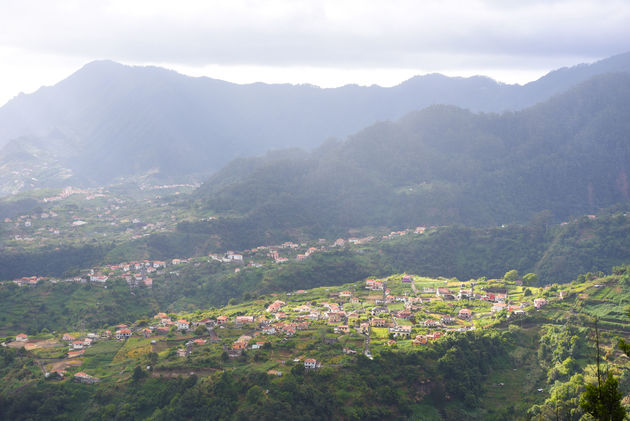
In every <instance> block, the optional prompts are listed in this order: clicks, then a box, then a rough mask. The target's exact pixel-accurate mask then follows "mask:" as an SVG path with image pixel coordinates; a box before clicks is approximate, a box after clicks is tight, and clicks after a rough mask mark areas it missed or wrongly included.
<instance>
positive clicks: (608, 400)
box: [580, 372, 626, 421]
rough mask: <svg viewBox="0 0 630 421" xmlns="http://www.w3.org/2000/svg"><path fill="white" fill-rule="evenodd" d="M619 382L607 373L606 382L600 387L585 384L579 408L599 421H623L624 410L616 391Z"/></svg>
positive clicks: (619, 395)
mask: <svg viewBox="0 0 630 421" xmlns="http://www.w3.org/2000/svg"><path fill="white" fill-rule="evenodd" d="M618 387H619V381H618V380H617V379H616V378H615V377H614V376H613V375H612V373H610V372H609V373H608V376H607V377H606V381H605V382H604V384H603V385H601V387H598V386H597V385H594V384H587V385H586V391H585V392H584V393H583V394H582V397H581V399H580V407H581V408H582V409H583V410H584V411H585V412H588V413H589V414H591V415H592V416H593V417H595V419H597V420H601V421H623V419H624V418H625V416H626V410H625V409H624V407H623V406H622V405H621V398H622V395H621V392H620V391H619V390H618Z"/></svg>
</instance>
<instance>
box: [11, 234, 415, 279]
mask: <svg viewBox="0 0 630 421" xmlns="http://www.w3.org/2000/svg"><path fill="white" fill-rule="evenodd" d="M425 231H426V228H425V227H416V228H415V229H406V230H401V231H392V232H391V233H389V234H386V235H382V236H381V238H380V240H381V241H386V240H391V239H394V238H399V237H402V236H405V235H409V234H423V233H425ZM375 241H379V239H377V238H375V237H374V236H367V237H362V238H357V237H350V238H347V239H344V238H338V239H336V240H334V241H333V242H328V241H327V240H325V239H319V240H317V241H316V242H312V243H301V244H297V243H294V242H291V241H287V242H284V243H282V244H279V245H263V246H258V247H255V248H252V249H249V250H244V251H238V252H235V251H226V252H225V253H223V254H216V253H211V254H209V255H208V256H207V257H186V258H172V259H169V260H168V261H162V260H147V259H144V260H142V261H130V262H121V263H118V264H115V265H105V266H97V267H93V268H89V269H83V270H82V271H81V273H80V274H78V275H77V276H72V277H66V278H55V277H46V276H41V275H32V276H25V277H20V278H16V279H12V280H10V281H11V282H13V283H15V284H17V285H18V286H21V287H23V286H30V287H34V286H36V285H37V284H38V282H51V283H58V282H76V283H87V282H90V283H92V284H94V285H100V286H103V287H105V288H106V287H107V285H106V282H107V281H108V280H110V279H112V280H113V279H123V280H125V282H127V284H128V285H129V287H130V288H132V289H133V288H138V287H146V288H151V287H152V286H153V282H154V279H153V277H152V276H153V275H164V274H165V269H166V268H167V266H168V268H169V269H170V270H172V271H174V272H170V273H172V274H175V275H177V268H178V267H181V265H187V264H189V263H190V264H193V265H195V266H199V265H200V264H202V263H204V262H220V263H225V264H228V265H233V266H234V267H233V268H232V267H231V266H227V267H226V270H233V271H234V272H237V273H238V272H240V271H241V270H242V269H245V268H248V267H249V268H259V267H262V266H263V265H265V264H282V263H288V262H290V261H297V262H300V261H303V260H304V259H306V258H308V257H309V256H310V255H312V254H313V253H317V252H325V251H328V250H331V249H335V248H343V247H353V246H360V245H364V244H367V243H371V242H375ZM0 282H2V280H0Z"/></svg>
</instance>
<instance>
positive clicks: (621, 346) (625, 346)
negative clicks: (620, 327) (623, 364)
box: [617, 310, 630, 357]
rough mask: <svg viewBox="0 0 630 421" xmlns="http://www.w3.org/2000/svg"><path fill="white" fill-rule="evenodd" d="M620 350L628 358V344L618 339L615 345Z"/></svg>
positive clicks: (629, 348) (629, 353)
mask: <svg viewBox="0 0 630 421" xmlns="http://www.w3.org/2000/svg"><path fill="white" fill-rule="evenodd" d="M628 317H630V310H628ZM617 346H618V347H619V349H620V350H622V351H623V352H624V353H625V354H626V355H627V356H628V357H630V343H628V342H626V341H624V340H623V338H622V339H619V344H618V345H617Z"/></svg>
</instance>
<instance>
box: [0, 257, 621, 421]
mask: <svg viewBox="0 0 630 421" xmlns="http://www.w3.org/2000/svg"><path fill="white" fill-rule="evenodd" d="M339 253H341V254H343V253H344V252H343V251H341V252H339ZM320 263H321V262H320ZM199 267H201V266H198V267H195V266H194V265H188V266H187V268H186V269H188V270H190V271H194V270H196V269H198V268H199ZM287 269H288V267H285V268H284V269H282V270H287ZM282 270H281V271H282ZM184 271H185V269H182V270H181V271H180V272H184ZM626 271H627V267H625V266H620V267H615V268H614V271H613V272H614V274H613V275H610V276H606V277H602V278H597V277H593V279H590V280H583V281H580V282H577V281H574V282H572V283H570V284H554V285H551V286H547V287H535V286H529V287H522V286H519V285H517V281H518V280H517V281H504V280H500V279H489V280H488V279H484V278H479V279H477V280H475V281H474V290H475V291H476V292H477V294H478V296H477V297H475V298H474V299H466V298H462V299H460V300H458V299H456V298H453V299H449V298H448V297H444V298H442V299H436V296H435V288H437V287H443V288H448V289H449V290H450V291H452V292H453V293H456V292H457V290H458V289H460V288H464V290H465V289H466V288H469V287H470V286H472V283H471V282H465V283H464V284H465V285H463V286H462V282H460V281H458V280H456V279H444V278H441V279H433V278H428V277H417V276H414V277H413V282H412V283H410V282H408V281H407V280H405V281H403V275H392V276H388V277H386V278H381V279H376V281H379V282H384V283H386V284H387V288H388V289H389V290H390V293H389V294H388V295H389V296H391V297H392V299H391V300H388V302H389V303H388V304H386V306H387V311H386V312H382V313H380V314H379V316H378V317H380V318H382V319H383V320H385V322H386V323H388V325H389V326H390V328H391V326H395V325H399V326H408V327H410V328H411V332H412V333H411V337H404V336H403V337H395V343H394V344H393V345H391V344H390V343H389V341H390V338H391V332H388V328H387V327H382V328H378V327H373V328H372V330H371V332H370V351H371V355H372V356H373V360H370V359H369V358H367V357H365V356H363V355H361V354H362V352H363V350H364V346H365V335H364V334H361V333H359V331H358V328H359V324H360V323H363V322H365V321H369V320H370V319H371V318H372V317H373V316H371V315H370V313H371V310H372V309H373V308H374V302H375V300H377V299H379V298H380V297H382V292H381V291H369V290H366V289H365V288H364V287H365V285H366V282H365V281H360V282H356V283H350V284H344V285H340V286H321V287H318V288H314V289H308V290H305V291H301V292H300V293H294V292H292V293H289V294H281V295H280V294H276V293H261V294H260V295H258V296H257V297H256V298H255V299H253V300H248V301H243V302H234V303H232V304H230V305H227V306H225V307H222V308H209V309H206V310H202V311H199V310H196V311H194V312H192V313H189V314H184V313H179V314H175V313H171V314H169V315H168V317H169V318H172V319H173V320H178V319H182V318H185V319H187V320H189V321H200V320H202V319H203V320H208V319H212V320H215V319H217V318H218V317H219V316H221V315H223V316H227V317H228V318H229V320H228V322H227V323H225V324H224V325H222V326H221V327H218V326H215V327H214V329H211V330H208V329H207V328H206V327H205V326H204V325H199V326H198V327H197V328H195V329H192V328H191V330H190V331H188V332H179V331H176V330H175V329H174V328H171V331H170V333H168V335H165V336H159V335H156V336H152V337H150V338H144V337H143V336H142V333H141V332H142V328H144V327H147V326H153V327H155V326H157V325H159V324H160V318H158V319H146V318H145V319H141V320H137V321H136V322H134V323H132V329H133V330H134V331H135V332H136V333H134V334H133V336H132V337H131V338H130V339H127V340H126V341H120V340H115V339H106V338H99V339H97V340H96V342H94V343H93V344H92V345H91V346H89V347H88V349H87V350H86V351H85V352H84V353H83V354H82V355H80V356H79V357H74V358H63V357H62V356H61V355H60V351H61V350H63V349H66V350H67V347H66V345H65V344H63V343H61V342H60V334H57V335H56V336H55V335H50V334H42V335H39V336H35V337H33V338H32V339H31V341H30V342H29V343H32V344H34V345H35V346H36V345H37V344H46V346H47V347H48V348H42V347H36V348H35V349H33V350H31V351H25V350H24V349H23V348H21V347H18V348H16V347H15V346H16V344H17V342H12V343H10V344H9V345H10V347H8V348H0V418H2V419H5V418H8V419H27V418H38V419H48V418H52V417H53V415H52V414H59V413H63V414H64V415H65V416H67V417H68V418H70V419H82V418H84V417H88V416H89V417H90V418H95V419H111V418H113V417H118V418H120V417H122V416H124V417H123V418H125V419H128V418H136V419H147V420H160V419H180V418H191V419H207V418H211V419H253V418H256V419H261V418H262V419H277V417H278V414H282V416H283V417H284V416H286V417H287V418H300V419H330V418H344V419H382V418H383V417H387V418H392V419H410V418H411V419H415V418H417V419H426V418H427V417H429V419H435V420H459V419H471V420H503V419H514V420H529V419H532V420H535V419H550V418H551V419H555V418H556V417H558V419H562V420H576V419H579V418H580V417H581V416H582V415H584V413H585V412H591V408H592V406H589V404H587V403H585V402H587V401H588V399H589V398H588V396H592V393H591V392H588V391H589V387H590V386H589V384H593V383H594V379H595V383H596V379H597V377H596V371H595V364H593V361H594V359H593V355H594V352H595V350H596V349H598V347H596V346H595V347H594V346H593V345H594V344H593V341H591V340H589V332H590V329H589V327H590V324H589V323H590V322H589V321H590V318H591V314H593V313H595V312H597V311H598V309H599V306H601V305H603V304H607V305H613V306H620V307H621V308H622V309H624V310H623V311H622V312H610V313H609V316H608V320H607V321H608V325H607V327H606V329H605V330H604V331H603V332H602V334H601V338H600V345H599V346H600V347H601V349H602V361H603V364H604V365H605V367H606V370H607V371H608V372H609V373H613V374H614V376H615V379H617V380H614V379H613V380H606V381H605V382H604V381H602V387H604V388H605V390H607V391H610V393H608V394H607V395H606V396H608V395H610V396H613V395H614V396H618V397H625V396H628V395H630V376H628V372H630V366H629V361H628V359H627V358H626V357H625V356H624V355H622V354H621V353H619V352H616V351H615V349H616V346H617V344H618V342H619V339H620V338H627V335H628V334H629V333H630V331H628V326H630V315H628V314H627V308H628V303H629V302H630V297H628V296H627V294H628V292H622V293H621V295H619V288H620V286H622V285H625V276H626ZM287 276H289V277H292V276H295V274H290V275H287ZM119 287H120V288H121V291H122V288H123V285H122V284H121V285H120V286H119ZM414 288H415V291H416V292H413V291H414ZM108 289H109V288H108ZM27 290H28V289H27ZM30 290H35V289H30ZM501 291H502V292H501ZM525 291H529V292H530V294H526V293H525ZM342 293H343V294H345V298H344V297H342ZM348 293H349V295H348ZM490 293H494V294H502V293H505V296H504V297H503V298H501V299H502V300H505V301H506V302H509V303H510V305H511V306H514V308H512V309H510V313H511V314H510V317H509V318H508V317H507V313H508V311H506V310H503V311H501V312H496V313H492V312H491V311H490V309H491V307H492V306H494V305H495V304H493V303H488V302H485V301H484V300H482V299H481V296H482V295H487V294H490ZM396 297H415V298H417V299H419V300H416V302H418V303H421V304H416V307H414V308H413V309H412V316H413V317H411V318H410V319H398V322H397V323H394V321H395V319H396V314H397V313H398V312H400V311H402V310H403V309H404V308H405V307H404V306H403V305H402V303H400V302H398V301H397V299H396ZM543 298H544V299H545V300H546V301H545V303H546V305H543V306H542V307H541V308H540V309H535V308H534V306H533V304H532V303H533V300H534V299H543ZM277 300H283V301H284V302H285V304H283V307H282V310H281V311H282V313H283V314H284V316H283V317H284V319H281V320H278V321H276V320H274V316H273V314H272V313H269V312H267V311H266V310H265V309H266V308H267V307H268V306H269V305H270V304H272V303H273V302H275V301H277ZM331 303H337V304H340V305H343V308H344V309H345V312H346V315H347V317H348V321H347V323H348V324H349V325H350V327H351V329H350V331H349V332H341V331H340V332H338V333H335V332H334V330H335V329H336V328H338V327H339V326H340V325H343V324H344V323H346V322H345V321H342V322H331V321H330V320H328V321H327V320H326V319H323V320H322V319H320V320H314V321H307V322H306V323H307V327H306V328H305V329H301V330H297V331H296V332H295V333H293V334H286V333H281V331H278V332H276V333H274V334H262V335H256V334H254V333H255V332H260V329H261V328H260V326H274V327H275V328H276V329H280V330H282V329H285V327H283V326H284V325H285V324H286V323H289V324H290V323H295V322H296V321H297V320H304V319H300V317H302V316H304V315H308V314H309V312H311V313H312V312H313V311H317V312H322V314H323V313H325V312H326V311H328V310H326V309H327V308H328V307H330V306H331ZM305 306H306V307H305ZM304 307H305V308H304ZM462 308H468V309H471V310H472V319H471V320H461V319H459V317H458V316H457V315H458V311H459V310H460V309H462ZM515 309H516V310H518V309H522V310H523V312H522V313H523V314H520V315H519V314H517V313H516V312H515ZM241 315H251V316H254V318H255V320H256V322H255V323H251V322H247V323H245V324H239V323H236V317H237V316H241ZM449 315H450V316H452V317H453V319H454V320H453V321H452V322H450V324H445V325H443V326H441V327H437V328H435V327H434V328H428V327H426V325H425V324H424V321H425V320H428V319H432V320H435V321H439V320H442V319H443V318H444V317H447V316H449ZM162 317H164V316H162ZM263 321H266V323H263ZM260 323H263V324H260ZM392 323H394V324H392ZM472 326H474V327H476V329H475V330H470V328H471V327H472ZM461 328H465V329H461ZM112 329H113V328H112ZM461 330H467V331H461ZM435 331H440V332H443V334H444V336H442V337H440V338H436V339H430V340H429V342H428V343H425V344H420V345H417V344H412V342H413V341H414V339H413V338H414V337H416V336H417V335H427V334H430V333H433V332H435ZM73 335H75V336H82V335H81V332H76V333H73ZM245 336H248V337H250V338H251V339H248V340H249V343H248V346H247V349H246V350H244V351H241V352H239V353H237V354H235V355H230V354H229V353H228V351H229V352H230V353H231V352H232V345H233V343H236V342H237V341H239V340H240V338H243V337H245ZM193 339H198V340H199V341H198V342H194V343H192V342H190V341H192V340H193ZM55 342H56V344H55ZM188 343H190V344H189V345H187V344H188ZM255 344H257V346H256V347H252V345H255ZM51 347H52V348H51ZM344 349H345V350H346V351H344ZM184 350H187V351H186V356H179V355H178V354H179V353H180V352H183V351H184ZM347 350H350V351H356V354H355V355H353V354H352V352H347ZM306 358H315V359H316V360H317V361H318V362H320V363H321V364H322V367H321V368H319V369H315V370H305V368H304V365H303V361H304V360H305V359H306ZM294 360H296V361H297V362H293V361H294ZM59 364H61V365H63V367H64V370H65V371H66V378H65V379H59V378H57V379H55V377H56V375H54V376H52V375H51V376H49V378H48V379H47V380H43V379H42V370H45V371H51V370H52V368H54V367H59ZM147 367H148V368H147ZM79 371H81V372H86V373H88V374H89V375H91V376H95V377H96V378H97V379H98V380H99V382H98V383H96V384H79V383H77V382H76V381H74V380H72V377H73V374H74V373H75V372H79ZM278 372H280V373H281V375H280V376H278V375H277V373H278ZM611 379H612V377H611ZM585 392H586V393H585ZM613 392H614V393H613ZM589 393H591V395H589ZM582 396H585V397H584V398H582ZM597 396H599V394H597ZM591 401H592V399H591ZM581 402H582V404H581ZM598 408H599V407H598ZM618 408H621V409H623V407H618ZM55 411H56V412H55ZM615 411H617V412H618V413H619V409H615ZM121 414H123V415H121Z"/></svg>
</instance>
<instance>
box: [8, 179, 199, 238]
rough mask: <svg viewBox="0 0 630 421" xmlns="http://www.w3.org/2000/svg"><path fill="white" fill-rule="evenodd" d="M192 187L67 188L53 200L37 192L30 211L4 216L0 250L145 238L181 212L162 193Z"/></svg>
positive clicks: (183, 214)
mask: <svg viewBox="0 0 630 421" xmlns="http://www.w3.org/2000/svg"><path fill="white" fill-rule="evenodd" d="M194 187H195V186H194V185H183V184H177V185H156V186H140V187H134V188H132V187H127V188H119V189H114V188H112V187H110V188H108V189H106V188H103V187H99V188H91V189H79V188H75V187H66V188H64V189H61V191H59V192H56V194H54V195H49V194H51V192H50V191H48V190H42V191H38V192H37V193H36V196H35V197H34V199H35V200H37V202H39V203H40V205H39V206H36V207H35V208H34V210H33V211H31V212H29V213H26V214H21V215H16V216H12V217H5V218H4V219H3V220H2V221H0V222H1V223H2V229H3V230H4V231H5V235H3V238H2V241H1V243H0V245H2V246H3V247H4V248H5V249H6V250H21V249H25V248H30V247H41V246H44V245H59V244H68V243H76V242H85V241H88V240H92V239H95V240H99V241H101V240H105V239H108V240H110V241H111V240H112V239H116V240H133V239H138V238H142V237H144V236H147V235H149V234H153V233H160V232H168V231H172V230H173V229H174V228H175V225H176V224H177V223H178V222H180V221H181V220H185V219H187V218H189V217H190V215H188V214H187V213H186V212H184V211H182V210H180V209H176V208H173V207H170V206H169V205H168V202H165V201H163V200H162V196H163V195H164V194H167V195H170V196H173V197H177V196H178V195H179V194H180V193H186V192H190V191H191V190H192V189H193V188H194Z"/></svg>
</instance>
